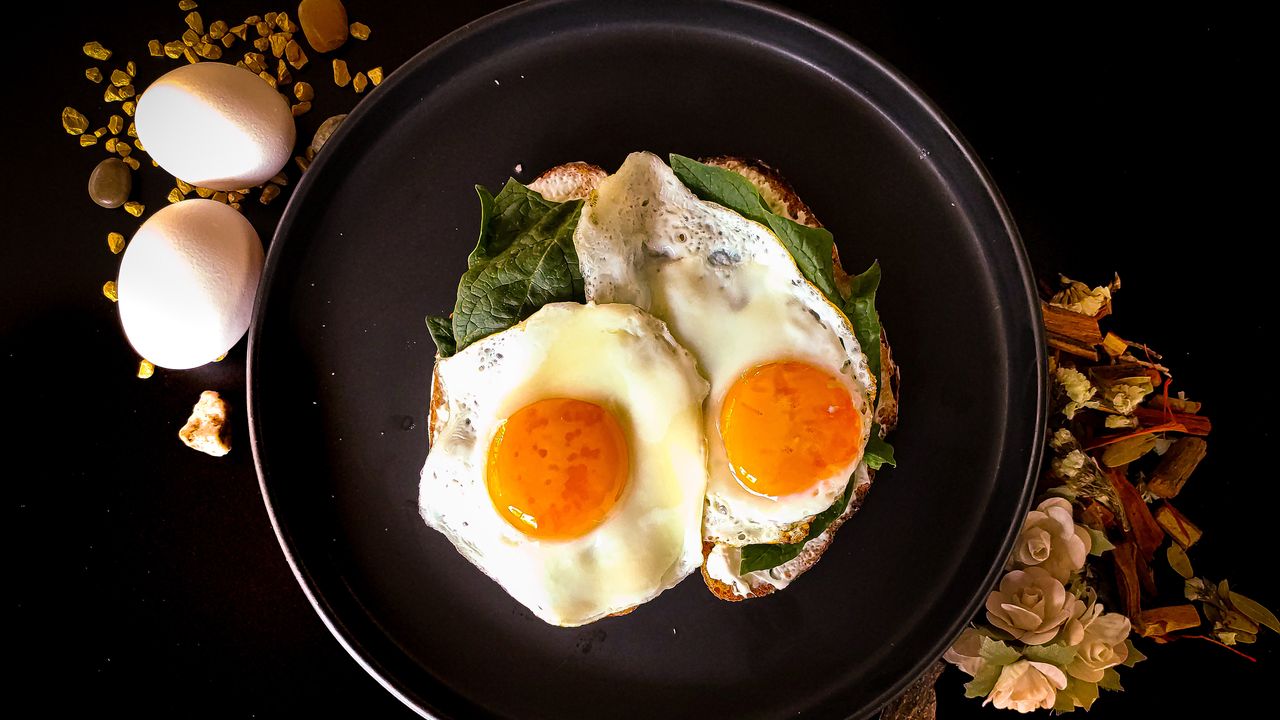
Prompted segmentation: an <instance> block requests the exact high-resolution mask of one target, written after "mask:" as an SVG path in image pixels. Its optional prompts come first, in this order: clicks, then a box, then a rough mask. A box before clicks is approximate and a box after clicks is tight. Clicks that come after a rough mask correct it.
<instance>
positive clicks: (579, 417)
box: [485, 398, 629, 540]
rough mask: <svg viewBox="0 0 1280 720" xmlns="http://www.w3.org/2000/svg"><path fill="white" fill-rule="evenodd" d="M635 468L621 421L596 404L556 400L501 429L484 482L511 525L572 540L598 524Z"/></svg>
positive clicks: (530, 407) (534, 533)
mask: <svg viewBox="0 0 1280 720" xmlns="http://www.w3.org/2000/svg"><path fill="white" fill-rule="evenodd" d="M628 471H629V459H628V453H627V444H626V439H625V438H624V437H623V434H622V428H621V427H620V426H619V425H618V421H617V419H615V418H614V417H613V415H612V414H611V413H610V412H609V411H608V410H605V409H604V408H602V407H600V406H599V405H596V404H594V403H589V402H585V401H583V400H573V399H569V398H549V399H546V400H539V401H537V402H535V403H533V404H531V405H526V406H524V407H522V408H520V409H519V410H517V411H516V412H515V414H513V415H512V416H511V417H509V418H507V419H506V420H505V421H504V422H503V423H502V424H501V425H499V427H498V431H497V433H496V434H495V435H494V436H493V440H492V442H490V444H489V457H488V462H487V464H486V473H485V482H486V484H487V485H488V487H489V498H490V499H491V500H492V501H493V505H494V507H495V508H497V510H498V514H500V515H501V516H502V517H503V518H505V519H506V521H507V522H509V523H511V525H512V526H513V527H515V528H516V529H517V530H519V531H521V532H523V533H524V534H525V535H528V536H530V537H534V538H539V539H544V540H567V539H570V538H575V537H579V536H581V535H583V534H585V533H586V532H587V531H589V530H591V529H592V528H594V527H595V526H597V525H599V524H600V522H601V521H602V520H604V517H605V515H606V514H608V512H609V509H610V508H612V507H613V504H614V503H615V502H617V500H618V498H619V496H621V495H622V490H623V487H624V486H625V485H626V481H627V474H628Z"/></svg>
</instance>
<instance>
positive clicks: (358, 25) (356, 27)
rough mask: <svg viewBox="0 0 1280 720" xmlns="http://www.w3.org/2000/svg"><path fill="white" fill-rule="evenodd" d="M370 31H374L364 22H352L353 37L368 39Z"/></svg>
mask: <svg viewBox="0 0 1280 720" xmlns="http://www.w3.org/2000/svg"><path fill="white" fill-rule="evenodd" d="M370 32H373V31H372V30H370V29H369V26H368V25H365V24H364V23H362V22H353V23H351V37H353V38H355V39H357V40H368V39H369V33H370Z"/></svg>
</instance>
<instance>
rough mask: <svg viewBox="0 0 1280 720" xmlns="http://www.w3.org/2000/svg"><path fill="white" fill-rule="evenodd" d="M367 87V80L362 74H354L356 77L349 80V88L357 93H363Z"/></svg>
mask: <svg viewBox="0 0 1280 720" xmlns="http://www.w3.org/2000/svg"><path fill="white" fill-rule="evenodd" d="M368 86H369V78H367V77H365V76H364V73H362V72H358V73H356V76H355V77H354V78H352V79H351V87H353V88H355V91H356V92H357V93H362V92H364V89H365V88H366V87H368Z"/></svg>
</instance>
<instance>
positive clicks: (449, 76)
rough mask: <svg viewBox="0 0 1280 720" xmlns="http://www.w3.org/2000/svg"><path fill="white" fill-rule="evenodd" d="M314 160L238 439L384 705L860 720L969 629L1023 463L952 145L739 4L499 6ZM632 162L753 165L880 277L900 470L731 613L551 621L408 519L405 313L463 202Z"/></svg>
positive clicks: (993, 306) (986, 217)
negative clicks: (800, 560)
mask: <svg viewBox="0 0 1280 720" xmlns="http://www.w3.org/2000/svg"><path fill="white" fill-rule="evenodd" d="M588 58H589V59H590V60H589V61H587V60H586V59H588ZM331 142H332V143H333V145H332V146H331V147H330V148H328V149H327V150H326V152H325V153H324V154H322V155H321V157H320V158H318V159H317V162H316V163H315V164H314V165H313V166H312V168H311V169H310V170H309V171H308V173H307V175H306V177H305V179H304V181H303V183H302V185H301V186H300V187H299V188H298V190H297V191H296V193H295V195H294V196H293V199H292V200H291V203H290V206H289V207H288V209H287V210H286V212H285V217H284V219H283V220H282V222H281V225H280V229H279V230H278V232H277V234H276V237H275V240H274V241H273V246H272V251H271V255H270V258H269V260H268V266H267V270H266V274H265V280H264V285H263V288H264V290H263V293H262V295H261V297H260V300H259V307H258V311H257V315H256V318H255V326H254V328H253V329H252V331H251V341H250V351H249V352H250V365H249V393H250V408H251V420H250V424H251V427H252V429H253V430H254V434H255V450H256V452H257V456H258V461H259V467H260V471H261V474H262V478H263V487H264V492H265V494H266V496H267V498H268V501H269V503H270V506H271V508H272V509H273V510H274V517H275V519H276V521H277V524H278V528H279V530H280V533H281V537H282V538H283V540H284V543H285V545H286V547H287V548H288V550H289V551H291V555H292V560H293V562H294V564H295V566H296V568H297V571H298V572H299V574H300V577H301V578H302V579H303V580H304V582H305V583H306V584H307V585H308V587H309V588H310V589H311V591H312V592H313V593H314V595H315V596H316V602H317V604H318V607H319V608H320V609H321V611H322V612H323V613H324V614H325V615H326V616H327V617H328V619H329V621H330V622H332V623H333V624H334V626H335V627H336V629H337V633H338V634H339V635H340V636H341V637H342V638H343V640H344V641H345V642H346V643H347V644H348V645H349V646H350V647H351V648H352V650H353V653H354V654H355V655H357V656H358V657H359V658H361V659H362V660H363V661H364V662H365V663H367V664H368V665H369V666H370V669H371V671H373V672H374V673H376V674H377V675H378V676H380V677H381V679H382V680H383V681H384V682H385V683H386V684H387V685H388V686H389V687H390V688H392V689H393V690H394V691H395V692H397V693H399V694H402V695H403V696H404V697H405V699H406V701H407V702H409V703H411V704H413V705H415V706H417V707H419V708H421V709H423V710H424V711H426V712H438V713H440V714H441V715H448V716H454V715H456V716H472V715H474V714H475V713H477V712H481V711H483V712H488V713H493V714H496V715H509V716H516V717H547V718H568V717H601V716H610V717H653V716H655V715H656V716H663V717H706V716H707V715H708V714H711V715H716V716H721V717H736V718H746V717H776V716H779V715H787V714H796V713H802V714H805V715H806V716H809V717H846V716H850V715H862V714H864V713H866V712H870V711H872V710H874V709H875V708H876V707H877V706H878V704H879V703H880V701H882V700H883V699H884V698H886V697H887V695H888V694H889V693H891V692H893V691H894V690H895V689H896V688H898V687H899V686H901V685H902V684H903V683H904V682H906V681H907V680H909V679H910V677H912V675H913V674H914V672H915V671H916V670H918V669H919V668H921V667H923V665H924V664H925V663H927V662H929V661H931V660H932V659H933V658H934V657H936V656H937V655H938V654H939V653H940V652H941V649H942V643H944V642H945V641H947V640H948V639H949V638H950V637H951V635H952V634H953V633H954V632H955V631H956V629H957V628H958V627H959V624H960V623H962V622H963V621H965V620H966V619H967V618H968V616H969V614H970V609H971V608H972V607H974V604H975V602H976V601H977V600H978V599H979V596H980V595H982V594H983V593H984V591H985V588H986V585H987V583H988V577H989V574H990V573H991V572H992V570H993V566H996V565H998V564H999V563H1000V561H1001V557H1002V549H1003V547H1004V543H1005V539H1006V536H1007V534H1008V532H1009V529H1010V528H1011V527H1012V526H1014V525H1015V524H1020V511H1021V500H1022V498H1023V497H1025V495H1024V488H1025V486H1026V485H1027V483H1028V477H1029V467H1030V466H1031V464H1032V463H1033V462H1034V461H1035V459H1036V457H1037V453H1036V449H1037V445H1038V435H1039V433H1038V431H1037V429H1036V428H1037V417H1038V414H1039V413H1040V412H1041V393H1040V387H1041V378H1042V377H1043V376H1042V375H1041V374H1040V368H1041V367H1042V362H1043V356H1042V355H1040V354H1039V352H1038V350H1039V347H1040V342H1041V340H1040V338H1039V335H1038V330H1037V328H1038V323H1037V320H1038V316H1037V315H1036V306H1035V305H1034V301H1033V292H1034V291H1033V290H1032V288H1031V280H1030V273H1029V270H1028V268H1027V266H1026V263H1025V259H1024V257H1023V255H1022V250H1021V248H1020V246H1019V245H1018V244H1017V240H1016V237H1015V232H1014V230H1013V228H1012V227H1011V226H1010V225H1009V224H1007V218H1006V217H1005V216H1004V215H1003V214H1002V207H1001V206H1000V204H999V200H998V198H997V197H996V196H995V195H994V194H993V190H992V189H991V188H990V187H989V186H988V185H987V184H986V181H985V179H984V177H983V176H982V174H981V172H980V171H979V170H978V169H977V168H976V167H975V166H974V165H973V164H972V162H971V160H970V159H969V157H968V156H967V155H966V151H965V148H964V147H963V146H962V144H960V143H959V141H957V140H956V139H955V138H954V137H953V136H952V135H951V134H950V132H949V130H948V128H947V127H946V126H945V125H944V124H943V121H942V120H941V119H940V118H939V117H937V116H935V115H933V114H932V112H931V109H930V107H929V106H928V105H927V104H925V101H923V100H922V99H921V98H920V97H918V96H916V95H914V94H913V92H912V90H911V88H910V87H908V86H905V85H903V84H902V83H901V82H900V81H899V80H898V79H897V78H896V77H895V76H894V75H893V74H892V73H891V71H889V70H887V69H886V68H884V67H882V66H880V65H879V64H878V63H877V61H876V60H875V59H873V58H871V57H869V56H868V55H866V54H865V53H864V52H863V51H861V50H860V49H858V48H857V47H855V46H852V45H850V44H848V43H847V42H846V41H845V40H844V39H843V38H841V37H837V36H832V35H829V34H827V33H826V32H825V31H824V30H823V29H821V28H817V27H814V26H811V25H808V24H806V23H805V21H803V20H800V19H797V18H793V17H789V16H787V15H785V14H784V13H782V12H778V11H775V10H771V9H766V8H762V7H758V6H750V5H738V4H729V3H709V2H708V3H684V2H670V3H647V4H645V5H644V6H643V9H640V8H639V6H636V5H635V4H631V3H601V2H589V3H587V2H560V3H547V4H541V5H534V6H526V7H522V8H517V9H514V10H511V11H507V12H505V13H503V14H501V15H499V16H495V17H492V18H489V19H487V20H485V21H482V22H481V23H478V24H477V25H475V26H474V27H472V28H469V29H468V30H466V31H464V32H460V33H458V34H456V35H454V36H451V37H450V38H447V39H446V40H444V41H443V42H442V43H440V44H439V45H437V46H435V47H433V48H430V49H428V50H427V51H426V52H425V53H424V54H423V55H420V56H419V57H418V58H416V59H414V60H412V61H410V62H409V63H408V64H407V65H406V66H404V67H403V68H402V69H400V70H399V71H397V73H396V74H394V75H393V76H392V77H391V78H389V79H388V80H387V81H386V82H385V83H384V84H383V85H382V87H380V88H379V89H378V90H377V93H376V94H375V95H374V96H373V97H372V98H371V99H370V100H368V101H366V102H365V103H364V104H362V105H361V106H360V107H359V108H358V109H357V110H356V111H355V112H354V113H353V114H352V115H351V116H350V117H349V118H348V120H347V122H346V123H344V125H343V127H342V129H341V130H340V131H339V133H338V134H337V135H335V136H334V138H333V139H332V140H331ZM635 149H652V150H655V151H658V152H660V153H664V154H665V153H666V152H670V151H674V152H680V153H684V154H688V155H715V154H724V153H733V154H741V155H746V156H750V157H758V158H764V159H767V160H768V161H769V162H771V163H773V164H774V165H775V166H776V167H778V168H779V169H780V170H781V172H783V174H785V175H786V176H787V177H788V178H789V179H790V180H791V182H792V183H794V185H795V186H796V188H797V190H798V192H799V193H800V194H801V196H802V197H804V198H805V200H806V202H808V203H809V204H810V205H811V206H812V207H813V208H814V210H815V212H816V213H817V214H818V216H819V217H820V218H822V220H823V222H824V223H825V224H826V225H827V227H829V228H830V229H831V230H832V231H833V233H834V234H835V236H836V238H837V241H838V243H839V245H840V248H841V257H842V258H843V260H844V262H845V263H846V264H847V265H848V266H849V267H850V268H861V267H864V266H866V265H867V264H869V263H870V262H871V260H873V259H875V258H879V260H880V262H881V264H882V266H883V268H884V274H885V281H884V283H883V290H882V292H881V293H880V295H879V306H880V307H881V308H882V310H881V312H882V318H883V321H884V323H885V325H886V326H887V327H888V329H889V334H890V338H891V339H892V342H893V347H894V350H895V357H896V359H897V361H898V362H899V364H900V365H901V367H902V372H903V375H904V378H905V380H904V383H905V385H904V387H905V391H904V394H903V405H902V409H901V413H902V417H903V418H904V421H903V423H902V426H901V429H900V431H899V432H898V434H897V436H896V438H895V444H896V447H897V452H898V454H899V456H900V457H901V458H902V462H901V465H900V467H899V468H898V469H896V470H893V471H888V472H885V473H883V474H882V476H881V477H880V478H879V479H878V482H877V486H876V487H875V488H874V489H873V491H872V493H871V495H870V499H869V501H868V502H867V503H866V505H865V507H864V509H863V510H862V511H861V513H860V514H859V515H858V517H857V519H856V520H855V521H854V522H852V523H850V524H849V526H848V527H847V529H846V530H844V531H843V532H842V533H841V534H840V536H839V538H838V541H837V542H836V544H835V545H834V546H833V548H832V550H831V552H829V553H828V554H827V556H826V557H825V558H824V559H823V562H822V563H820V564H819V565H818V567H817V568H816V569H815V570H814V571H813V572H812V573H810V574H809V575H807V576H805V577H804V578H803V579H802V580H801V581H799V582H797V583H796V584H795V585H794V586H793V587H792V588H790V589H788V591H786V592H783V593H779V594H777V595H775V596H773V597H770V598H767V599H764V600H760V601H755V602H749V603H743V604H738V605H730V604H725V603H722V602H720V601H718V600H716V599H714V598H713V597H712V596H711V595H710V594H709V593H708V592H707V591H706V589H705V587H703V585H702V583H701V582H699V581H698V579H697V578H694V579H691V580H690V581H688V582H686V583H684V584H682V585H680V586H678V587H677V588H675V589H674V590H672V591H669V592H668V593H666V594H664V595H662V596H661V597H660V598H658V599H657V600H656V601H654V602H652V603H650V604H647V605H644V606H642V607H641V608H640V609H639V610H637V611H636V612H635V613H633V614H631V615H628V616H625V617H621V618H613V619H608V620H605V621H602V622H600V623H597V624H593V625H591V626H589V627H585V628H581V629H562V628H555V627H550V626H547V625H545V624H544V623H542V622H541V621H539V620H537V619H535V618H533V617H532V616H531V615H530V614H529V613H528V612H527V611H525V610H524V609H523V608H521V607H520V606H519V605H518V604H517V603H515V602H514V601H513V600H511V599H510V598H509V597H507V596H506V594H505V593H503V592H502V591H501V590H500V589H499V588H498V586H497V585H496V584H494V583H493V582H492V581H490V580H489V579H488V578H486V577H485V576H484V575H482V574H481V573H480V572H479V571H478V570H476V569H474V568H473V567H471V566H470V565H469V564H468V563H467V562H466V561H465V560H464V559H463V558H462V557H460V556H459V555H458V554H457V553H456V552H454V551H453V549H452V546H450V545H449V543H448V542H447V541H446V540H445V539H444V537H443V536H441V535H439V534H437V533H435V532H434V531H432V530H429V529H428V528H427V527H426V526H425V525H424V524H423V523H422V521H421V520H420V518H419V517H418V514H417V509H416V499H417V478H418V472H419V469H420V467H421V465H422V462H423V458H424V457H425V455H426V450H427V442H426V428H425V422H424V421H423V413H424V410H425V408H426V406H427V397H428V395H427V393H428V389H429V378H430V375H431V362H432V360H431V356H432V352H433V346H432V344H431V342H430V340H429V338H428V335H427V333H426V329H425V327H424V325H423V322H422V318H423V316H424V315H425V314H427V313H428V312H431V313H442V312H445V311H447V310H448V309H449V308H450V307H451V305H452V303H453V299H454V292H455V288H456V285H457V279H458V277H459V275H460V273H461V271H462V270H463V269H464V268H465V258H466V255H467V253H468V252H469V251H470V249H471V247H472V245H473V244H474V237H475V234H476V232H477V226H476V218H477V202H476V201H475V196H474V191H473V189H472V185H473V183H476V182H480V183H484V184H487V185H489V186H491V187H494V186H498V185H500V184H501V183H502V181H503V180H505V178H506V177H507V175H508V174H509V173H514V174H515V175H516V176H517V177H519V178H522V179H525V180H526V181H528V180H529V179H532V177H534V176H535V175H536V173H537V172H539V171H540V169H543V168H547V167H550V166H553V165H556V164H558V163H560V162H564V161H567V160H579V159H581V160H588V161H591V162H595V163H598V164H600V165H602V166H605V167H606V168H614V167H616V166H617V165H618V164H619V163H620V162H621V161H622V159H623V157H625V154H626V153H627V152H628V151H631V150H635ZM958 297H965V298H968V299H969V302H966V303H956V302H953V301H952V299H953V298H958ZM405 418H413V421H414V422H415V423H416V426H415V427H414V428H413V429H412V430H409V431H405V430H404V429H403V428H404V427H405V425H406V420H405ZM962 427H963V428H971V430H972V431H971V432H970V433H966V434H959V433H956V432H955V429H956V428H962ZM797 653H803V654H805V655H806V656H807V657H808V658H809V662H806V663H796V662H795V661H794V657H795V655H796V654H797ZM762 677H767V678H770V679H771V680H772V682H770V683H767V684H764V683H761V682H760V678H762ZM779 688H785V690H782V691H780V690H779Z"/></svg>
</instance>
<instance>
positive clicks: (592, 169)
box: [529, 156, 900, 602]
mask: <svg viewBox="0 0 1280 720" xmlns="http://www.w3.org/2000/svg"><path fill="white" fill-rule="evenodd" d="M701 162H702V163H704V164H707V165H711V166H715V167H719V168H723V169H726V170H729V171H732V172H734V173H736V174H737V175H739V176H741V177H742V178H744V179H746V180H747V181H748V182H749V183H750V184H751V185H752V186H753V187H754V188H755V189H756V190H757V191H758V192H759V193H760V197H761V199H762V200H763V201H764V202H765V203H766V204H767V205H768V208H769V210H771V211H772V212H774V213H775V214H777V215H781V216H784V217H787V218H789V219H791V220H793V221H795V222H797V223H800V224H801V225H805V226H807V227H811V228H820V227H822V225H821V223H820V222H819V221H818V219H817V218H816V217H815V216H814V213H813V211H812V210H811V209H810V208H809V206H808V205H806V204H805V202H804V201H803V200H801V199H800V197H799V195H798V194H797V193H796V192H795V190H794V189H793V188H792V187H791V185H790V184H789V183H788V182H787V181H786V180H785V179H784V178H783V177H782V175H781V174H779V173H778V172H777V171H776V170H774V169H773V168H772V167H770V166H768V165H767V164H765V163H763V162H760V161H758V160H750V159H747V158H741V157H734V156H719V157H712V158H702V159H701ZM606 177H607V173H605V171H604V170H603V169H601V168H599V167H597V166H594V165H588V164H585V163H578V162H575V163H567V164H564V165H560V166H557V167H554V168H551V169H550V170H548V171H546V172H544V173H543V174H542V175H540V176H538V178H537V179H536V180H534V181H533V182H532V183H530V186H529V187H530V188H531V189H534V190H537V191H538V192H540V193H542V194H543V195H544V196H545V197H547V198H548V199H552V200H557V201H564V200H572V199H586V198H588V197H589V196H590V195H591V193H592V192H593V191H595V189H596V187H597V186H598V185H599V183H600V182H601V181H602V180H604V179H605V178H606ZM832 262H833V265H834V268H833V269H834V274H835V280H836V283H837V285H838V286H839V287H840V289H841V290H842V291H843V292H846V293H847V292H848V290H849V283H850V281H851V277H850V275H849V274H848V273H847V272H846V271H845V270H844V268H843V266H842V265H841V263H840V257H839V252H838V250H837V249H836V248H835V246H834V245H833V246H832ZM880 353H881V372H880V377H879V378H877V380H878V382H877V386H878V397H877V400H876V405H875V419H876V424H877V425H878V427H879V432H880V433H881V436H882V437H883V435H884V434H887V433H888V432H889V431H890V430H892V429H893V428H894V427H895V426H896V425H897V414H898V402H897V393H898V384H899V380H900V373H899V370H898V367H897V365H896V364H895V363H894V362H893V358H892V351H891V350H890V348H889V344H888V340H887V336H886V334H885V333H884V331H883V328H882V329H881V336H880ZM874 477H875V470H872V469H870V468H868V467H865V466H859V467H858V468H857V470H856V471H855V473H854V477H853V478H852V479H850V483H852V484H854V488H853V492H852V497H851V498H850V500H849V502H848V504H847V506H846V507H845V509H844V511H843V512H841V513H839V514H838V515H837V516H836V517H835V519H834V520H832V521H830V524H829V525H828V526H827V527H826V528H825V529H824V530H822V531H821V532H820V533H818V534H817V535H816V536H815V537H812V538H810V539H808V540H807V542H806V535H808V534H809V529H810V524H811V521H812V520H813V518H812V517H810V518H809V519H808V520H804V521H800V522H797V523H795V524H793V525H792V526H791V527H790V528H789V529H787V530H784V531H782V533H781V534H780V535H779V538H778V539H779V540H781V541H783V543H786V544H802V548H801V549H800V551H799V552H798V554H796V556H795V557H794V558H792V559H790V560H787V561H785V562H782V563H781V564H779V565H776V566H775V567H773V568H770V569H768V570H761V571H754V572H746V573H741V572H738V568H739V567H740V565H741V560H742V549H741V548H739V547H734V546H731V545H727V544H723V543H717V542H713V541H709V540H708V541H704V543H703V556H704V562H703V566H702V577H703V580H704V581H705V582H706V585H707V587H708V588H709V589H710V590H711V592H712V593H713V594H714V595H716V597H719V598H720V599H722V600H727V601H731V602H736V601H740V600H745V599H749V598H756V597H763V596H765V595H769V594H771V593H773V592H775V591H777V590H779V589H782V588H783V587H786V585H787V584H789V583H790V582H792V581H794V580H795V579H796V578H798V577H799V576H800V575H802V574H804V573H805V572H806V571H807V570H808V569H809V568H811V567H813V566H814V565H815V564H816V563H817V561H818V559H819V558H821V557H822V554H823V553H824V552H825V551H826V549H827V548H828V547H829V546H830V544H831V541H832V539H833V538H834V536H835V533H836V532H837V531H838V530H839V529H840V527H841V526H842V525H843V524H844V523H845V521H846V520H848V519H849V518H850V517H851V516H852V515H853V514H854V513H855V512H857V510H858V508H859V507H860V506H861V504H862V501H863V499H864V498H865V497H866V493H867V491H868V490H870V487H871V482H872V480H873V479H874Z"/></svg>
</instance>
